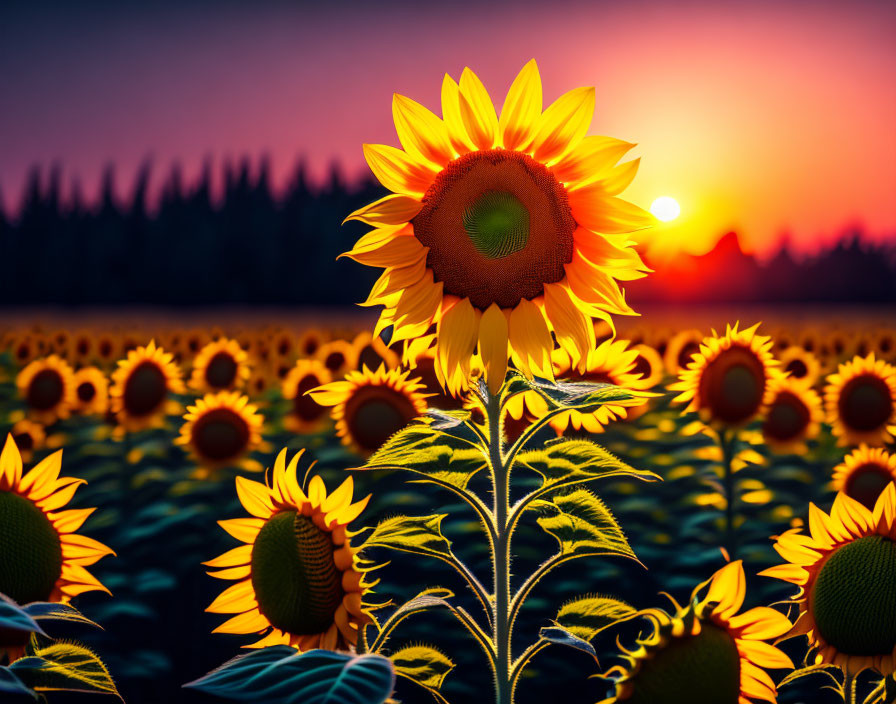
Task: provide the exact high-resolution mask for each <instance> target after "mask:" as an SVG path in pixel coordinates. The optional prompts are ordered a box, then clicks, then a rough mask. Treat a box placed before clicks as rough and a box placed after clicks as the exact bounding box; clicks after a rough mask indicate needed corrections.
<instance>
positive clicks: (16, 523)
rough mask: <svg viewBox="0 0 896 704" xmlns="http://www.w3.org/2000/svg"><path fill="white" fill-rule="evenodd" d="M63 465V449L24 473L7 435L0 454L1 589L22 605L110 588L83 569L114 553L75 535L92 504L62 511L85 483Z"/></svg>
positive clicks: (18, 456) (67, 598)
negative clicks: (63, 474) (63, 471)
mask: <svg viewBox="0 0 896 704" xmlns="http://www.w3.org/2000/svg"><path fill="white" fill-rule="evenodd" d="M61 469H62V450H59V451H57V452H54V453H53V454H52V455H50V456H49V457H47V458H46V459H44V460H42V461H41V462H40V463H39V464H37V465H36V466H35V467H34V468H33V469H31V471H29V472H28V473H27V474H25V475H24V476H23V475H22V457H21V455H20V453H19V449H18V448H17V447H16V443H15V441H14V440H13V436H12V435H8V436H7V438H6V444H5V445H4V447H3V452H2V454H0V593H2V594H5V595H6V596H8V597H9V598H10V599H13V600H14V601H16V602H18V603H19V604H28V603H31V602H33V601H55V602H60V601H61V602H67V601H69V600H70V599H71V598H72V597H74V596H77V595H78V594H81V593H83V592H89V591H96V590H100V591H104V592H107V593H108V592H109V590H108V589H106V588H105V587H104V586H103V585H102V584H100V582H99V581H98V580H97V579H96V577H94V576H93V575H92V574H90V572H88V571H87V570H86V569H85V568H86V567H89V566H90V565H92V564H94V563H96V562H97V561H98V560H99V559H100V558H102V557H104V556H105V555H114V554H115V553H114V552H112V550H110V549H109V548H107V547H106V546H105V545H103V544H102V543H99V542H97V541H96V540H93V539H91V538H88V537H86V536H83V535H77V534H75V531H76V530H78V529H79V528H80V527H81V526H82V525H83V523H84V521H85V520H86V519H87V517H88V516H89V515H90V514H91V513H93V511H94V509H92V508H82V509H69V510H61V509H63V507H64V506H65V505H66V504H67V503H68V502H69V501H70V500H71V498H72V496H73V495H74V493H75V491H76V490H77V488H78V487H79V486H80V485H81V484H84V483H85V482H84V480H83V479H75V478H74V477H65V478H60V477H59V471H60V470H61Z"/></svg>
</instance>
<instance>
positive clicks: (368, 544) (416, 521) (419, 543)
mask: <svg viewBox="0 0 896 704" xmlns="http://www.w3.org/2000/svg"><path fill="white" fill-rule="evenodd" d="M447 515H448V514H447V513H442V514H437V515H434V516H393V517H392V518H386V519H384V520H382V521H380V522H379V523H378V524H377V526H376V528H374V529H373V532H372V533H371V534H370V536H368V538H367V540H365V541H364V544H363V545H362V546H361V547H362V549H364V548H389V549H390V550H401V551H402V552H411V553H415V554H418V555H431V556H434V557H439V558H442V559H449V557H450V555H451V543H450V542H449V541H448V539H447V538H446V537H445V536H444V535H442V529H441V523H442V519H443V518H445V516H447Z"/></svg>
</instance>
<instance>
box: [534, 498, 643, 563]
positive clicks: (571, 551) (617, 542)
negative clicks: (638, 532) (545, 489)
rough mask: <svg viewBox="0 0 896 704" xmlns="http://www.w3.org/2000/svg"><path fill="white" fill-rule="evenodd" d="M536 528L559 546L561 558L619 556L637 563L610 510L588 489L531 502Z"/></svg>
mask: <svg viewBox="0 0 896 704" xmlns="http://www.w3.org/2000/svg"><path fill="white" fill-rule="evenodd" d="M532 507H533V508H535V509H536V510H538V511H539V512H540V513H541V514H542V515H541V516H540V517H539V518H537V519H536V520H537V522H538V525H540V526H541V527H542V529H543V530H545V531H546V532H548V533H550V534H551V535H553V536H554V537H555V538H556V539H557V542H558V543H560V554H561V555H563V556H582V555H619V556H622V557H628V558H630V559H632V560H635V561H637V559H638V558H637V557H635V553H634V551H632V549H631V546H629V544H628V540H626V538H625V535H624V534H623V532H622V528H621V527H620V526H619V524H618V523H617V522H616V519H615V518H614V517H613V514H612V513H611V512H610V509H609V508H607V506H606V505H605V504H604V502H603V501H601V500H600V499H599V498H598V497H597V496H595V495H594V494H592V493H591V492H590V491H588V490H587V489H576V490H575V491H573V492H572V493H569V494H564V495H561V496H555V497H554V498H553V500H552V501H533V502H532Z"/></svg>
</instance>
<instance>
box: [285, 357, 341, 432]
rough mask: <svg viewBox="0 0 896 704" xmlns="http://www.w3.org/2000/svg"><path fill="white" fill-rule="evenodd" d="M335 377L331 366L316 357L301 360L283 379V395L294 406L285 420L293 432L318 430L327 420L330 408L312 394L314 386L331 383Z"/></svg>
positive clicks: (287, 427)
mask: <svg viewBox="0 0 896 704" xmlns="http://www.w3.org/2000/svg"><path fill="white" fill-rule="evenodd" d="M332 380H333V378H332V375H331V374H330V370H329V369H327V368H326V367H325V366H324V364H323V362H320V361H318V360H316V359H300V360H298V361H297V362H296V363H295V364H294V365H293V366H292V368H291V369H290V370H289V372H288V373H287V375H286V378H285V379H284V380H283V387H282V388H283V398H284V399H286V400H287V401H289V402H290V404H291V405H292V408H291V409H290V412H289V413H288V414H287V415H286V416H285V418H284V420H283V423H284V425H285V426H286V429H287V430H289V431H291V432H293V433H308V432H312V431H315V430H319V429H320V428H321V426H322V425H323V424H324V423H325V422H326V418H327V409H326V408H325V407H324V406H321V405H320V404H319V403H318V402H317V401H315V400H314V398H312V397H311V396H308V395H307V392H308V391H311V389H316V388H317V387H318V386H323V385H324V384H329V383H330V382H331V381H332Z"/></svg>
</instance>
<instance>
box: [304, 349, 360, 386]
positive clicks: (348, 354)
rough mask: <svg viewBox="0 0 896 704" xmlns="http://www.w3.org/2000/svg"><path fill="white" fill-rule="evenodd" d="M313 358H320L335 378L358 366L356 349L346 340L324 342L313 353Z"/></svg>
mask: <svg viewBox="0 0 896 704" xmlns="http://www.w3.org/2000/svg"><path fill="white" fill-rule="evenodd" d="M314 358H315V359H318V360H320V362H321V363H322V364H323V365H324V366H325V367H326V368H327V369H328V370H329V372H330V374H331V375H332V376H333V378H335V379H339V378H342V377H343V376H345V374H346V373H347V372H351V371H355V369H357V368H358V350H356V349H355V346H354V345H353V344H352V343H351V342H348V341H347V340H331V341H330V342H326V343H324V344H323V345H321V346H320V347H319V348H318V349H317V352H315V353H314Z"/></svg>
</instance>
